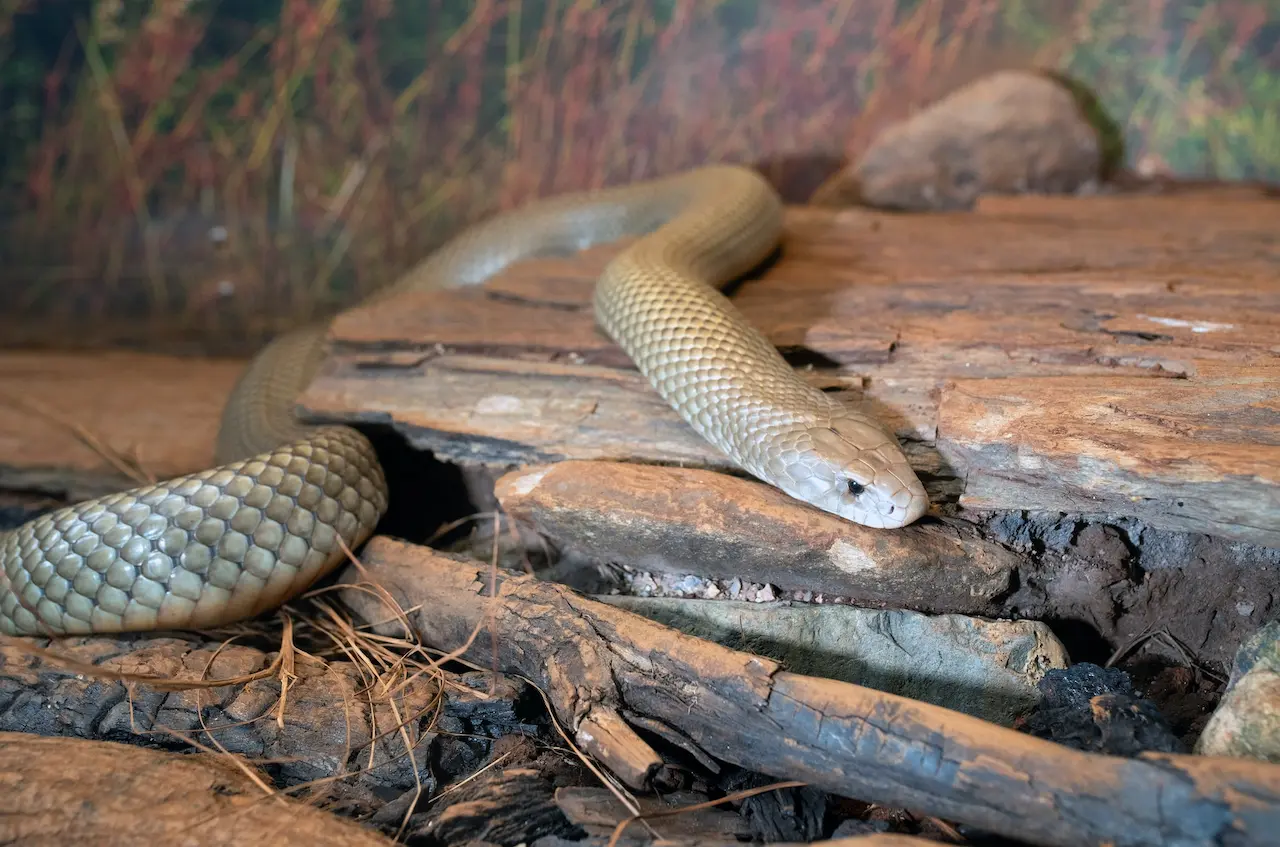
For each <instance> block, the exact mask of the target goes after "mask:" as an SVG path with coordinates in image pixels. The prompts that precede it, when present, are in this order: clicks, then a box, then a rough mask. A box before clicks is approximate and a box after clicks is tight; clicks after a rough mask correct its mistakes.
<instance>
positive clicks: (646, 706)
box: [342, 537, 1280, 847]
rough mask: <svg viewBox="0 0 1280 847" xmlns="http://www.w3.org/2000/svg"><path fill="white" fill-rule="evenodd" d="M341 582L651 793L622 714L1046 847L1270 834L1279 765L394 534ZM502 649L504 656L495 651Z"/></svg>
mask: <svg viewBox="0 0 1280 847" xmlns="http://www.w3.org/2000/svg"><path fill="white" fill-rule="evenodd" d="M363 564H364V567H363V568H361V569H355V568H351V569H348V570H347V571H346V572H345V573H344V574H343V576H342V581H343V582H344V583H358V582H361V581H364V580H368V581H371V582H373V583H375V584H377V585H379V586H381V587H382V588H383V589H385V590H386V591H387V592H388V593H389V595H390V597H391V598H392V600H393V601H394V602H395V603H397V604H398V605H399V607H400V608H401V609H409V608H413V609H415V611H414V612H413V613H411V614H409V615H408V620H409V621H410V624H411V626H412V628H413V629H414V633H411V634H408V633H403V632H402V626H401V624H399V623H397V622H396V621H397V619H398V618H397V613H396V612H395V610H393V609H390V608H388V607H387V606H386V605H385V603H384V601H382V600H380V599H377V598H375V597H374V596H372V593H371V592H366V591H363V590H350V589H347V590H344V591H343V592H342V593H343V595H344V599H345V600H346V601H347V602H348V604H349V605H350V606H351V607H352V608H353V610H354V611H355V612H356V614H357V615H358V616H360V617H363V618H364V619H365V620H367V621H369V622H370V623H376V624H378V626H377V627H375V628H377V629H379V630H381V631H385V632H387V633H388V634H391V633H394V634H404V635H412V636H415V637H417V638H419V639H421V641H423V642H424V643H425V644H428V645H430V646H432V647H434V648H438V649H441V650H452V649H454V648H456V647H457V646H458V645H460V644H462V643H464V641H466V639H467V637H468V636H469V635H470V634H471V632H472V631H473V630H474V629H475V628H476V626H477V625H478V624H480V623H481V621H482V619H484V618H485V617H486V616H488V621H487V623H485V626H487V627H488V628H489V629H490V634H491V636H492V637H490V638H485V637H480V638H477V639H475V640H474V642H473V643H472V645H471V646H470V648H469V649H467V650H466V652H465V656H466V658H467V659H468V660H470V661H472V662H474V663H476V664H478V665H481V666H484V667H489V666H493V667H494V668H495V669H497V670H499V671H502V672H508V673H519V674H522V675H524V676H526V677H527V678H529V679H530V680H532V681H533V682H534V683H536V684H537V685H538V686H540V687H541V688H542V689H543V690H544V691H545V692H546V694H547V695H548V697H549V699H550V702H551V704H552V706H553V708H554V709H555V712H556V715H557V717H558V718H559V719H560V720H561V721H562V722H564V723H565V724H566V725H567V726H568V727H570V729H571V731H573V732H575V733H576V738H577V741H578V743H579V744H580V745H582V746H583V748H584V749H586V750H587V751H589V752H590V753H592V754H593V755H595V756H596V757H597V758H598V759H600V760H601V761H602V762H603V763H604V764H605V765H607V766H608V767H609V768H610V769H612V770H613V771H614V773H616V774H617V775H618V776H619V778H621V779H622V780H623V781H624V782H626V783H627V784H628V785H630V786H631V787H633V788H636V789H646V788H648V787H649V784H650V782H651V780H652V779H653V778H655V777H656V776H658V775H659V774H660V773H661V771H662V769H663V763H662V759H661V757H660V756H659V755H658V754H657V753H656V752H655V751H654V750H653V749H652V748H651V747H650V746H649V745H648V744H647V743H646V742H645V741H644V740H643V739H641V738H640V737H639V735H638V734H637V733H636V732H635V731H634V730H633V729H632V728H631V727H630V726H629V725H628V724H627V723H626V721H625V720H624V716H630V715H632V714H637V715H640V716H641V717H642V718H644V719H647V720H649V721H653V722H660V723H662V724H665V725H666V726H667V727H669V728H670V730H669V734H670V735H676V736H683V737H684V738H685V739H686V740H685V742H684V743H685V745H686V746H689V747H696V748H698V749H699V750H701V751H703V752H704V754H709V755H711V756H714V757H717V758H720V759H722V760H725V761H728V762H732V763H733V764H735V765H738V766H740V767H744V768H749V769H752V770H756V771H759V772H762V773H765V774H769V775H771V776H774V777H777V778H779V779H794V780H800V781H803V782H806V783H808V784H810V785H814V786H816V787H819V788H823V789H825V790H827V791H831V792H833V793H835V794H839V795H844V796H849V797H854V798H857V799H859V800H863V801H867V802H874V803H879V804H882V805H889V806H895V807H905V808H909V809H912V810H914V811H917V812H920V813H923V814H926V815H933V816H937V817H940V818H943V819H947V820H953V821H959V822H962V823H966V824H970V825H972V826H975V827H979V828H982V829H985V830H989V831H992V832H996V833H999V834H1002V835H1006V836H1010V837H1014V838H1020V839H1023V840H1026V841H1030V842H1032V843H1037V844H1045V845H1064V847H1065V846H1066V845H1079V844H1090V845H1092V844H1098V843H1104V842H1110V843H1111V844H1114V845H1116V847H1140V845H1166V844H1178V845H1182V847H1191V845H1197V844H1203V845H1206V847H1208V845H1218V844H1222V843H1225V842H1227V841H1229V842H1230V843H1231V844H1232V845H1235V847H1247V845H1263V844H1275V833H1276V832H1277V831H1280V766H1275V765H1266V764H1262V763H1258V762H1254V761H1248V760H1238V759H1228V758H1206V757H1196V756H1176V755H1144V756H1142V757H1140V758H1137V759H1122V758H1117V757H1111V756H1101V755H1096V754H1089V753H1083V752H1080V751H1076V750H1071V749H1069V748H1066V747H1062V746H1060V745H1057V744H1053V743H1051V742H1048V741H1044V740H1040V739H1036V738H1032V737H1030V736H1027V735H1024V734H1021V733H1018V732H1015V731H1012V730H1007V729H1003V728H1001V727H997V726H995V725H994V724H990V723H987V722H985V721H981V720H978V719H976V718H972V717H969V716H967V715H962V714H959V713H957V712H952V711H950V710H947V709H943V708H940V707H937V706H932V705H928V704H924V703H920V702H917V701H914V700H909V699H906V698H903V697H897V696H894V695H890V694H885V693H882V692H878V691H874V690H871V689H867V688H862V687H860V686H856V685H850V684H847V683H842V682H835V681H832V680H826V679H819V678H814V677H806V676H800V675H797V674H793V673H788V672H786V671H784V670H783V669H782V668H781V667H780V666H779V665H778V664H777V663H775V662H772V661H770V660H767V659H764V658H761V657H758V656H753V655H751V654H749V653H743V652H739V651H735V650H730V649H727V648H723V647H720V646H719V645H716V644H713V643H711V642H708V641H703V640H701V639H697V638H693V637H690V636H686V635H684V634H682V633H680V632H678V631H676V630H673V629H670V628H668V627H664V626H662V625H660V624H657V623H654V622H652V621H649V620H647V619H645V618H642V617H640V616H638V615H635V614H632V613H629V612H626V611H624V610H621V609H618V608H614V607H612V606H609V605H606V604H604V603H599V602H596V601H593V600H590V599H588V598H585V597H583V596H581V595H578V594H576V593H575V592H573V591H571V590H568V589H566V588H563V587H561V586H558V585H554V584H550V583H544V582H538V581H537V580H535V579H533V578H532V577H528V576H524V575H512V574H509V573H503V574H502V576H501V578H500V579H499V580H498V581H497V583H496V584H497V586H498V598H497V599H496V600H495V599H490V597H489V596H487V595H488V592H489V585H490V572H489V568H488V565H487V564H485V563H481V562H477V561H474V560H465V559H462V558H460V557H455V556H448V555H445V554H441V553H438V552H435V551H432V550H430V549H427V548H423V547H417V546H414V545H410V544H405V543H402V542H398V541H394V540H391V539H387V538H384V537H378V538H375V539H373V540H372V541H371V542H370V543H369V544H368V545H367V546H366V548H365V551H364V555H363ZM494 645H496V655H493V654H491V650H492V649H493V646H494Z"/></svg>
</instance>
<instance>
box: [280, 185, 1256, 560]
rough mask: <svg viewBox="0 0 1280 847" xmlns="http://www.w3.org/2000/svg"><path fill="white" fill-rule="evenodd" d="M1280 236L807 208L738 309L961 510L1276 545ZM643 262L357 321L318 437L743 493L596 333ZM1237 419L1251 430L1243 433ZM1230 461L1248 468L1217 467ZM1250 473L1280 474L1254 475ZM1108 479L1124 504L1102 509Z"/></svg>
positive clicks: (1050, 210)
mask: <svg viewBox="0 0 1280 847" xmlns="http://www.w3.org/2000/svg"><path fill="white" fill-rule="evenodd" d="M1278 213H1280V202H1277V200H1276V199H1275V198H1273V197H1270V196H1268V195H1267V194H1265V193H1264V192H1262V191H1259V190H1255V189H1248V188H1220V189H1198V190H1194V191H1192V190H1183V191H1177V192H1174V193H1173V194H1172V196H1167V195H1158V194H1146V195H1139V194H1117V195H1103V196H1094V197H1081V198H1046V197H1000V198H994V197H993V198H984V199H983V200H982V201H981V202H980V203H979V204H978V205H977V206H976V208H975V211H973V212H971V213H957V214H934V215H918V216H911V215H891V214H885V213H881V212H877V211H872V210H867V209H852V210H840V211H836V210H831V209H818V208H808V207H793V208H789V209H788V211H787V218H786V233H785V240H784V246H783V250H782V252H781V257H780V259H779V260H778V261H777V262H775V263H773V264H772V265H770V266H769V267H768V268H766V269H763V270H762V271H761V272H760V273H758V274H756V275H755V276H754V277H753V278H750V279H748V280H746V281H745V282H744V283H743V284H741V285H740V286H738V288H737V290H736V291H734V292H732V294H733V297H734V301H735V303H736V304H737V305H738V306H739V308H740V309H741V310H742V312H743V313H744V314H745V315H746V316H747V318H748V319H749V320H751V321H752V322H753V323H755V325H756V326H758V327H759V328H760V329H761V330H762V331H763V332H764V333H765V334H766V336H767V337H769V338H770V340H772V341H773V342H774V343H775V344H776V345H777V346H778V347H779V348H780V349H781V350H782V351H783V352H784V354H785V355H787V356H789V357H790V359H791V361H793V363H795V364H796V366H797V368H798V369H799V370H800V372H801V373H802V375H803V376H804V378H805V379H808V380H810V381H811V382H813V384H815V385H817V386H819V387H821V388H823V389H824V390H828V391H830V392H832V393H834V394H837V395H838V396H840V397H841V399H843V400H846V401H847V402H851V403H860V404H863V405H864V406H865V407H867V408H869V409H870V410H871V411H872V412H874V413H875V414H877V415H879V416H880V417H881V418H882V419H883V420H884V421H885V422H886V425H887V426H888V427H889V428H890V429H892V430H893V431H894V432H895V433H896V434H897V435H898V436H899V438H901V439H903V440H905V442H906V444H905V446H906V448H907V451H908V454H909V456H910V459H911V461H912V464H913V465H914V466H915V467H916V469H917V470H918V471H920V472H921V473H922V475H923V476H924V477H925V482H926V487H928V489H929V492H930V496H931V497H932V498H933V499H934V501H935V502H937V503H939V504H943V505H945V504H948V503H954V502H956V501H960V502H962V503H965V504H972V505H992V506H996V505H998V506H999V507H1001V508H1018V509H1027V510H1032V511H1039V510H1047V511H1058V510H1061V509H1063V508H1064V507H1065V506H1070V505H1073V504H1075V505H1086V506H1092V507H1093V509H1092V510H1093V511H1099V512H1107V513H1113V514H1124V515H1133V516H1140V517H1142V518H1143V519H1144V520H1148V521H1150V522H1151V523H1152V524H1153V525H1159V526H1165V527H1169V528H1175V529H1182V530H1192V531H1200V532H1207V533H1216V534H1225V535H1229V536H1230V537H1233V538H1239V539H1242V540H1251V541H1254V542H1257V543H1264V544H1267V543H1274V535H1273V534H1272V533H1273V531H1272V530H1270V529H1269V528H1268V527H1267V523H1266V522H1263V523H1262V524H1259V521H1258V520H1257V514H1256V511H1250V510H1249V508H1248V504H1250V503H1255V504H1262V505H1259V506H1258V508H1260V509H1264V510H1265V508H1267V506H1266V504H1267V503H1270V502H1274V499H1272V500H1270V501H1268V500H1267V499H1266V498H1268V497H1270V498H1274V497H1275V496H1276V495H1275V493H1274V491H1275V487H1276V480H1275V477H1274V467H1275V464H1276V463H1275V460H1274V451H1275V450H1276V449H1277V447H1278V446H1280V440H1277V435H1276V433H1277V428H1278V427H1280V423H1278V420H1280V412H1277V411H1276V405H1275V402H1274V399H1273V398H1274V395H1273V394H1270V393H1268V390H1267V388H1266V387H1265V386H1259V385H1257V384H1255V383H1250V384H1246V383H1247V382H1248V379H1249V374H1250V373H1251V372H1252V370H1253V369H1255V368H1259V367H1264V366H1266V367H1270V366H1274V364H1275V362H1276V361H1277V360H1278V358H1280V317H1277V315H1280V282H1277V275H1276V268H1277V267H1280V242H1277V241H1276V240H1275V238H1274V227H1273V226H1272V225H1271V223H1270V222H1272V221H1274V220H1276V219H1277V214H1278ZM625 244H626V242H620V243H617V244H613V245H605V246H600V247H596V248H591V249H589V250H586V251H583V252H582V253H580V254H578V255H576V256H572V257H551V258H539V259H531V260H527V261H522V262H520V263H518V264H516V265H513V266H512V267H510V268H508V269H507V270H505V271H503V272H501V273H499V274H498V275H496V276H495V277H494V278H493V279H491V280H490V281H489V283H488V284H487V285H486V286H483V287H480V288H475V289H467V290H455V291H449V292H443V293H442V292H429V293H406V294H403V295H399V296H397V297H395V298H390V299H388V300H385V301H383V302H381V303H377V304H370V305H368V306H364V307H358V308H354V309H352V310H349V311H347V312H345V313H344V314H342V315H340V316H339V317H338V318H337V320H336V321H335V323H334V325H333V330H332V335H331V340H332V341H333V349H332V353H331V356H330V358H329V360H328V362H327V364H326V368H325V370H324V372H323V373H322V374H321V375H320V376H319V377H318V378H317V379H316V380H315V381H314V382H313V384H312V386H311V388H310V390H309V391H308V392H306V394H305V395H304V396H303V398H302V400H301V402H302V405H303V406H304V407H305V409H306V410H307V411H308V413H309V414H310V415H311V416H312V417H313V418H314V419H317V420H328V421H335V420H336V421H349V422H357V421H367V422H382V423H389V424H391V425H393V426H394V427H396V428H397V429H398V430H399V431H400V432H401V433H403V434H404V435H405V436H406V437H407V438H408V439H409V440H410V441H411V442H412V443H413V444H415V445H416V446H418V447H420V448H423V449H429V450H431V451H433V452H434V453H436V454H437V455H438V456H440V457H441V458H444V459H447V460H453V461H460V462H466V463H474V464H484V465H490V466H499V467H509V466H512V465H520V464H528V463H537V462H551V461H562V460H566V459H610V460H618V461H628V462H647V463H652V464H675V465H681V466H685V467H695V468H707V469H717V470H728V469H729V467H730V466H729V463H728V461H727V460H726V459H725V458H724V457H723V456H720V455H719V454H718V453H717V452H716V451H715V450H714V449H712V448H710V447H709V446H707V445H706V444H704V443H702V442H701V440H700V439H699V438H697V436H696V435H694V434H693V433H692V431H691V430H690V429H689V428H688V427H687V426H686V425H685V424H684V423H683V422H682V421H681V420H680V419H679V418H678V417H677V416H676V415H675V413H674V412H672V411H671V410H670V409H669V408H668V407H667V406H666V404H665V403H664V402H663V401H662V400H661V399H660V398H659V397H658V396H657V394H656V393H655V392H654V391H653V390H652V389H651V388H650V387H649V385H648V383H647V381H646V380H645V379H644V378H643V377H641V376H640V375H639V374H638V372H636V371H635V369H634V367H633V366H632V365H631V363H630V362H629V361H628V359H627V357H626V356H625V355H624V354H623V353H622V351H621V350H620V349H619V348H618V347H617V346H616V345H614V344H613V343H612V342H611V341H609V339H608V338H606V337H605V336H604V335H603V333H601V332H600V331H599V330H598V329H597V328H596V327H595V323H594V319H593V316H592V310H591V291H592V286H593V284H594V282H595V279H596V278H597V276H598V274H599V273H600V271H601V269H602V268H603V267H604V266H605V264H606V263H607V262H608V261H609V259H610V258H612V257H613V256H614V255H616V254H617V253H618V251H619V250H621V249H622V248H623V247H624V246H625ZM1231 372H1234V373H1235V374H1236V375H1237V376H1236V377H1226V376H1223V375H1224V374H1229V373H1231ZM1210 373H1212V374H1215V375H1216V376H1214V377H1212V378H1209V377H1206V376H1205V375H1206V374H1210ZM1233 379H1234V380H1235V381H1234V382H1233V381H1232V380H1233ZM974 380H1000V381H1007V382H1002V383H1001V385H997V386H994V387H992V388H991V389H990V391H991V392H993V393H994V392H997V391H1000V390H1002V389H1007V390H1008V391H1009V392H1012V393H1013V396H1015V397H1017V398H1018V402H1019V403H1022V404H1025V405H1029V406H1031V407H1032V408H1042V409H1045V410H1046V411H1045V412H1044V414H1046V415H1049V414H1050V411H1049V410H1051V414H1052V418H1051V419H1046V421H1045V426H1041V427H1012V426H1011V427H1007V428H1006V427H1002V426H987V425H985V424H983V420H974V419H973V418H974V416H975V415H979V412H981V415H979V417H980V418H982V419H985V417H986V416H987V414H988V412H987V411H984V410H982V409H981V408H978V410H977V411H975V410H974V409H975V406H974V404H975V402H977V403H978V406H979V407H980V406H981V403H982V402H983V401H981V395H979V400H978V401H975V400H974V399H973V397H974V391H975V386H974V385H973V381H974ZM1117 380H1120V381H1119V382H1118V381H1117ZM1068 385H1070V386H1072V391H1073V392H1074V395H1071V396H1067V395H1065V394H1061V392H1062V391H1063V390H1064V389H1065V387H1066V386H1068ZM1131 387H1132V389H1134V390H1135V391H1137V393H1138V395H1140V398H1141V399H1140V400H1138V401H1135V406H1134V412H1136V413H1135V414H1131V413H1127V412H1126V413H1117V414H1110V415H1104V416H1101V417H1100V416H1099V414H1098V408H1097V403H1096V402H1092V400H1097V399H1101V398H1104V397H1106V396H1107V395H1108V392H1111V391H1112V390H1113V389H1117V388H1123V389H1124V390H1126V391H1129V390H1130V388H1131ZM1084 401H1090V402H1084ZM1224 407H1225V408H1228V409H1238V410H1240V412H1241V413H1242V414H1243V413H1244V412H1246V411H1247V416H1246V417H1247V418H1248V422H1247V423H1238V424H1234V425H1225V424H1224V415H1223V411H1222V410H1223V408H1224ZM1151 415H1174V416H1175V417H1176V422H1175V423H1176V425H1174V426H1170V427H1166V428H1165V429H1164V431H1163V434H1162V441H1161V444H1160V445H1159V447H1158V449H1159V450H1160V451H1163V453H1164V455H1168V456H1172V455H1174V454H1181V455H1183V456H1185V457H1191V460H1190V461H1187V462H1182V461H1173V460H1168V461H1164V460H1162V461H1158V462H1154V463H1153V462H1151V461H1146V460H1143V459H1141V457H1142V456H1144V455H1145V454H1150V453H1151V452H1152V451H1153V450H1156V449H1157V448H1156V447H1155V446H1153V445H1154V444H1155V442H1154V441H1153V440H1152V438H1151V434H1152V423H1151V420H1150V417H1149V416H1151ZM1235 419H1236V420H1240V415H1236V418H1235ZM940 422H942V423H944V424H945V425H944V426H942V428H941V429H939V425H940ZM979 424H983V425H982V426H980V425H979ZM1055 433H1063V434H1074V435H1075V436H1084V437H1075V438H1074V440H1073V439H1071V438H1065V437H1064V438H1057V437H1056V436H1055ZM1224 444H1230V445H1231V446H1230V449H1229V450H1228V452H1230V453H1233V454H1234V458H1231V457H1228V458H1227V459H1224V460H1222V461H1216V460H1215V461H1207V460H1205V457H1208V456H1210V455H1211V454H1216V453H1218V452H1221V451H1222V450H1223V445H1224ZM1067 445H1069V446H1067ZM1249 449H1253V450H1254V451H1255V452H1254V456H1255V458H1256V463H1257V464H1258V465H1259V466H1260V467H1261V466H1265V465H1267V464H1268V463H1270V466H1271V468H1272V470H1271V471H1267V472H1262V471H1259V472H1256V473H1248V472H1244V473H1242V472H1241V470H1240V464H1241V462H1242V461H1244V459H1243V452H1244V451H1246V450H1249ZM1072 451H1075V452H1072ZM1011 455H1012V456H1015V457H1016V464H1017V465H1018V467H1019V468H1020V470H1019V474H1016V475H1011V474H1010V472H1009V466H1010V462H1011V461H1013V460H1011V459H1010V456H1011ZM1130 456H1138V457H1140V458H1139V459H1138V460H1136V461H1128V459H1127V457H1130ZM1117 457H1122V458H1121V459H1117ZM1195 457H1201V458H1199V459H1196V458H1195ZM1037 462H1039V463H1040V465H1041V466H1042V467H1043V468H1044V469H1045V470H1043V471H1042V472H1040V473H1039V474H1032V473H1030V471H1029V469H1032V468H1034V467H1035V466H1036V463H1037ZM1072 462H1074V463H1075V464H1074V465H1072V464H1071V463H1072ZM1090 473H1094V474H1095V475H1097V476H1099V477H1101V479H1100V480H1097V481H1095V482H1093V483H1091V485H1090V486H1084V489H1085V490H1083V491H1082V485H1081V478H1082V477H1084V476H1087V475H1089V474H1090ZM1019 475H1020V476H1019ZM1174 490H1176V491H1177V492H1178V495H1179V497H1180V499H1181V500H1182V501H1183V504H1184V505H1183V506H1177V505H1176V504H1177V500H1176V499H1172V498H1171V492H1173V491H1174ZM966 498H967V499H966ZM1188 503H1200V504H1205V505H1203V506H1202V507H1201V508H1192V507H1190V506H1188V505H1186V504H1188ZM1010 504H1016V505H1010ZM1241 504H1244V505H1243V508H1242V506H1241Z"/></svg>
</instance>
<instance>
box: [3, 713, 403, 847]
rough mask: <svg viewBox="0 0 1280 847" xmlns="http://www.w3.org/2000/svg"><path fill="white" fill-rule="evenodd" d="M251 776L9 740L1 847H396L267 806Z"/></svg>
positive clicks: (66, 744) (126, 749)
mask: <svg viewBox="0 0 1280 847" xmlns="http://www.w3.org/2000/svg"><path fill="white" fill-rule="evenodd" d="M247 770H248V772H246V771H247ZM250 773H253V771H252V770H249V769H246V768H243V767H241V766H237V765H236V763H235V762H233V761H232V760H231V758H230V757H226V756H218V755H213V754H206V753H197V754H192V755H181V754H178V753H169V752H163V751H160V750H147V749H143V748H141V747H133V746H130V745H127V744H116V743H113V742H110V741H85V740H82V739H75V738H43V737H40V736H36V735H27V734H24V733H14V732H0V843H4V844H23V845H26V847H45V845H47V846H48V847H54V846H55V845H64V844H94V845H101V847H116V845H120V847H124V846H125V845H129V847H133V845H137V844H147V845H150V847H169V845H173V847H220V845H228V847H230V845H239V844H280V845H295V844H296V845H320V847H389V845H392V844H394V843H395V842H393V841H391V840H390V839H388V838H384V837H383V836H381V835H379V834H378V833H376V832H373V831H372V830H368V829H365V828H364V827H361V826H360V825H359V824H356V823H354V822H352V821H349V820H344V819H342V818H339V817H337V816H335V815H333V814H330V813H329V812H325V811H322V810H320V809H317V808H315V807H312V806H309V805H307V804H305V803H301V802H299V801H297V800H293V799H291V798H288V797H286V796H283V795H279V794H277V795H275V796H273V797H272V796H267V795H266V793H265V792H264V791H263V789H262V787H261V783H260V782H256V781H255V780H254V779H253V778H251V776H250ZM257 776H258V779H259V780H261V778H262V777H261V775H260V774H259V775H257Z"/></svg>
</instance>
